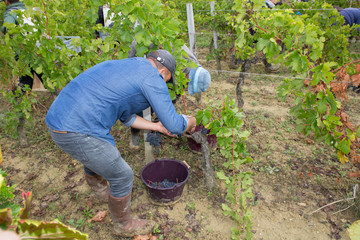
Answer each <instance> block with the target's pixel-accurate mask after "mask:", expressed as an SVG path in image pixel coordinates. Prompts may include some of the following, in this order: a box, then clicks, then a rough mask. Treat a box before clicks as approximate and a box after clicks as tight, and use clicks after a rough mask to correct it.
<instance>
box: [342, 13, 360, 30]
mask: <svg viewBox="0 0 360 240" xmlns="http://www.w3.org/2000/svg"><path fill="white" fill-rule="evenodd" d="M339 14H340V15H341V16H343V17H344V20H345V25H349V26H350V27H352V26H353V25H354V24H360V8H345V9H343V10H341V11H340V12H339ZM357 31H358V33H359V32H360V28H357Z"/></svg>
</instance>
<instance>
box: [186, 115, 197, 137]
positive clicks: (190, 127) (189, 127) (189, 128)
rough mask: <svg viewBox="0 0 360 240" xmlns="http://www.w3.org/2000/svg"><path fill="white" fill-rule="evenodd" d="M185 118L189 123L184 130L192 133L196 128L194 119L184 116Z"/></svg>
mask: <svg viewBox="0 0 360 240" xmlns="http://www.w3.org/2000/svg"><path fill="white" fill-rule="evenodd" d="M186 116H187V118H188V119H189V122H188V125H187V128H186V130H185V132H189V133H192V132H194V131H195V127H196V118H195V117H192V116H188V115H186Z"/></svg>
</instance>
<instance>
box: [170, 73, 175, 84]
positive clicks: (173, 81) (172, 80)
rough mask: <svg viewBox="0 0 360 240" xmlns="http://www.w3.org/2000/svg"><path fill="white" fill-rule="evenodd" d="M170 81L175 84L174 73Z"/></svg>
mask: <svg viewBox="0 0 360 240" xmlns="http://www.w3.org/2000/svg"><path fill="white" fill-rule="evenodd" d="M169 82H170V83H172V84H173V85H174V86H175V78H174V76H173V75H171V78H170V80H169Z"/></svg>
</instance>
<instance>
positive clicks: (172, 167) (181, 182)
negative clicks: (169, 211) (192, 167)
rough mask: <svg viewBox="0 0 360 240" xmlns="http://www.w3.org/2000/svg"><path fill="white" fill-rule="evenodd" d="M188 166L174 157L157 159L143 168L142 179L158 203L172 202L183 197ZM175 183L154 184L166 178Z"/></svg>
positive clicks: (187, 176) (150, 194)
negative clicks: (168, 184)
mask: <svg viewBox="0 0 360 240" xmlns="http://www.w3.org/2000/svg"><path fill="white" fill-rule="evenodd" d="M189 174H190V172H189V169H188V167H187V166H186V165H185V164H184V163H182V162H179V161H176V160H172V159H159V160H158V159H156V160H155V161H152V162H151V163H149V164H147V165H146V166H145V167H144V168H143V169H142V170H141V174H140V176H141V180H142V181H143V183H144V184H145V185H146V188H147V190H148V193H149V196H150V197H151V199H152V200H154V201H155V202H157V203H170V202H173V201H176V200H178V199H179V198H180V197H181V194H182V192H183V189H184V186H185V183H186V181H187V180H188V178H189ZM165 179H166V180H168V181H169V182H173V183H175V185H173V186H172V187H169V188H164V187H161V186H154V183H160V182H163V181H164V180H165Z"/></svg>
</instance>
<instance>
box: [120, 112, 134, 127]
mask: <svg viewBox="0 0 360 240" xmlns="http://www.w3.org/2000/svg"><path fill="white" fill-rule="evenodd" d="M135 119H136V114H132V115H131V116H130V118H129V119H127V120H126V121H125V122H123V124H124V125H125V126H126V127H130V126H131V125H132V124H133V123H134V122H135Z"/></svg>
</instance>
